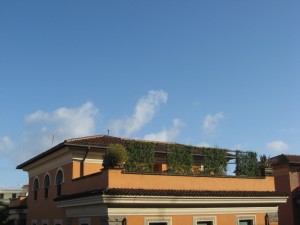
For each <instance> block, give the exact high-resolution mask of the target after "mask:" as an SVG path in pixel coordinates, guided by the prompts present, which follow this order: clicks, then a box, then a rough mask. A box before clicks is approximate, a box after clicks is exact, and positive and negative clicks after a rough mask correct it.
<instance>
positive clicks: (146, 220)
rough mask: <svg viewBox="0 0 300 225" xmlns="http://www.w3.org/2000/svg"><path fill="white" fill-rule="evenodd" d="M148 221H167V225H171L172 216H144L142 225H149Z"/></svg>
mask: <svg viewBox="0 0 300 225" xmlns="http://www.w3.org/2000/svg"><path fill="white" fill-rule="evenodd" d="M150 223H167V225H172V217H145V218H144V225H150Z"/></svg>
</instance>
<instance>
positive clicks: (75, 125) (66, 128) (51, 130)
mask: <svg viewBox="0 0 300 225" xmlns="http://www.w3.org/2000/svg"><path fill="white" fill-rule="evenodd" d="M97 115H98V109H97V108H96V107H95V106H94V105H93V103H91V102H87V103H85V104H83V105H81V106H79V107H77V108H66V107H62V108H59V109H57V110H55V111H53V112H50V113H48V112H43V111H37V112H34V113H32V114H30V115H27V116H26V117H25V121H26V130H25V131H24V134H23V137H22V140H21V142H20V147H19V149H20V151H21V152H20V153H19V155H20V159H18V160H27V159H28V158H30V157H32V156H34V155H36V154H38V153H40V152H42V151H45V150H47V149H48V148H50V147H53V146H54V145H56V144H58V143H60V142H62V141H63V140H65V139H68V138H72V137H80V136H86V135H92V134H94V132H95V125H96V117H97Z"/></svg>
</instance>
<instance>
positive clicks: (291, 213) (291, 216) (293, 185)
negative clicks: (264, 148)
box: [271, 155, 300, 225]
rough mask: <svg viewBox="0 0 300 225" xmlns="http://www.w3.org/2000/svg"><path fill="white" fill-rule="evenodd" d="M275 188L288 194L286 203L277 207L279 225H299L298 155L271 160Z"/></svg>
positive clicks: (299, 159) (299, 170) (277, 157)
mask: <svg viewBox="0 0 300 225" xmlns="http://www.w3.org/2000/svg"><path fill="white" fill-rule="evenodd" d="M271 160H272V164H273V171H274V177H275V188H276V190H278V191H284V192H286V193H288V195H289V198H288V200H287V203H285V204H282V205H280V206H279V218H280V223H279V224H280V225H286V224H290V225H299V224H300V155H279V156H276V157H274V158H272V159H271Z"/></svg>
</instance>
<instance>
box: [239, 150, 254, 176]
mask: <svg viewBox="0 0 300 225" xmlns="http://www.w3.org/2000/svg"><path fill="white" fill-rule="evenodd" d="M257 165H258V162H257V154H256V152H252V151H249V152H241V151H238V152H237V153H236V170H235V173H236V175H237V176H257V175H258V166H257Z"/></svg>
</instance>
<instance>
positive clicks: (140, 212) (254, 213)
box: [14, 135, 287, 225]
mask: <svg viewBox="0 0 300 225" xmlns="http://www.w3.org/2000/svg"><path fill="white" fill-rule="evenodd" d="M130 141H134V142H135V143H138V144H140V145H136V146H142V144H143V143H153V142H147V141H142V140H129V139H122V138H117V137H112V136H106V135H101V136H89V137H82V138H73V139H69V140H65V141H64V142H62V143H60V144H58V145H57V146H55V147H53V148H51V149H49V150H48V151H45V152H43V153H41V154H39V155H37V156H35V157H34V158H32V159H30V160H28V161H26V162H24V163H22V164H20V165H19V166H18V167H17V169H22V170H24V171H26V172H28V174H29V195H28V199H27V202H26V205H27V209H26V212H27V216H26V218H27V225H95V224H100V225H121V224H122V225H125V224H126V225H139V224H141V225H181V224H185V225H189V224H190V225H222V224H227V225H277V224H278V216H277V212H278V206H279V205H280V204H282V203H285V202H286V201H287V195H286V194H285V193H284V192H279V191H275V183H274V177H273V176H260V177H246V176H239V177H237V176H226V175H218V174H216V173H211V175H207V174H203V173H201V172H200V173H198V172H195V171H197V168H200V171H202V170H203V167H204V169H206V168H205V164H203V160H204V149H203V148H199V147H195V146H192V147H191V146H188V147H190V148H189V149H191V154H192V157H193V162H194V165H193V168H194V170H193V171H194V173H186V172H181V173H169V172H167V171H168V169H170V168H171V166H170V164H168V163H169V162H168V160H169V158H168V154H170V150H169V146H177V145H178V144H174V143H163V142H155V147H154V152H153V154H154V155H153V157H154V161H153V165H152V168H153V171H150V172H149V171H144V172H141V171H139V172H136V171H127V170H124V169H122V168H103V158H104V155H105V153H106V152H107V147H108V145H109V144H121V145H124V146H128V145H126V144H128V143H129V142H130ZM178 146H179V145H178ZM180 146H183V145H180ZM183 147H185V146H183ZM137 148H139V147H137ZM136 150H137V151H140V149H136ZM206 150H207V149H206ZM208 150H210V149H208ZM171 153H172V152H171ZM233 157H234V156H233V155H231V154H229V153H226V159H227V161H228V160H230V159H232V158H233ZM147 166H148V165H147V163H145V164H143V165H141V168H142V169H143V168H146V167H147ZM168 167H169V168H168ZM195 168H196V169H195ZM17 206H18V204H17V203H16V204H15V205H14V207H17Z"/></svg>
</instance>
